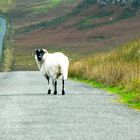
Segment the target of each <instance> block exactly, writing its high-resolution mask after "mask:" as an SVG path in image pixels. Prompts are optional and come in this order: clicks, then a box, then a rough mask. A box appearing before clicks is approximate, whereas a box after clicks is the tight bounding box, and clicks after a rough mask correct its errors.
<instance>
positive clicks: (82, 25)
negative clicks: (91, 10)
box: [75, 8, 137, 30]
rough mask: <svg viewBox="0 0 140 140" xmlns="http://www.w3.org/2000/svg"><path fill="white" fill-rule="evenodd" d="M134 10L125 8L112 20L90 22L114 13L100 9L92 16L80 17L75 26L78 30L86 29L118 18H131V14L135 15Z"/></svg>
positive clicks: (112, 21)
mask: <svg viewBox="0 0 140 140" xmlns="http://www.w3.org/2000/svg"><path fill="white" fill-rule="evenodd" d="M136 12H137V10H136V9H135V10H134V9H130V8H125V9H124V10H123V11H122V12H121V14H120V15H119V16H118V17H117V18H114V19H112V20H108V21H105V22H101V23H92V21H93V20H94V19H100V18H103V17H107V16H111V15H113V14H114V12H113V11H101V12H99V13H97V14H95V15H94V16H90V17H86V18H84V19H82V20H81V21H80V22H78V23H77V24H76V25H75V26H76V27H77V29H78V30H87V29H91V28H95V27H99V26H103V25H110V24H113V23H116V22H118V21H120V20H124V19H128V18H131V17H133V16H136Z"/></svg>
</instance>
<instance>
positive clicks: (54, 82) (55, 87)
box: [53, 80, 57, 95]
mask: <svg viewBox="0 0 140 140" xmlns="http://www.w3.org/2000/svg"><path fill="white" fill-rule="evenodd" d="M53 86H54V95H56V94H57V81H56V80H53Z"/></svg>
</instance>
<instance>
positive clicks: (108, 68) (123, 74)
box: [69, 40, 140, 99]
mask: <svg viewBox="0 0 140 140" xmlns="http://www.w3.org/2000/svg"><path fill="white" fill-rule="evenodd" d="M69 74H70V76H72V77H79V78H83V79H88V80H96V81H97V82H101V83H103V84H105V85H108V86H117V87H121V88H124V89H125V90H126V91H127V92H137V93H140V40H135V41H132V42H129V43H127V44H125V45H123V46H121V47H120V48H118V49H115V50H113V51H112V52H109V53H100V54H97V55H94V56H90V57H88V58H84V59H81V60H79V61H78V62H72V63H71V65H70V71H69ZM139 95H140V94H139ZM139 99H140V98H139Z"/></svg>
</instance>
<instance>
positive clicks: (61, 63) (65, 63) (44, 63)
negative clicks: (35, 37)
mask: <svg viewBox="0 0 140 140" xmlns="http://www.w3.org/2000/svg"><path fill="white" fill-rule="evenodd" d="M35 60H36V63H37V65H38V68H39V70H40V71H41V73H42V74H43V75H44V76H45V77H46V79H47V80H48V85H49V90H48V94H51V87H50V79H51V80H52V84H53V87H54V94H57V79H58V78H59V77H60V76H62V95H64V94H65V87H64V85H65V80H66V79H67V76H68V67H69V60H68V57H67V56H65V55H64V54H63V53H60V52H56V53H48V51H47V50H45V49H36V50H35Z"/></svg>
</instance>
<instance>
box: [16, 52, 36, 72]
mask: <svg viewBox="0 0 140 140" xmlns="http://www.w3.org/2000/svg"><path fill="white" fill-rule="evenodd" d="M14 70H16V71H18V70H23V71H24V70H26V71H32V70H37V65H36V62H35V59H34V56H32V55H28V54H24V55H20V54H18V55H16V57H15V63H14Z"/></svg>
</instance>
